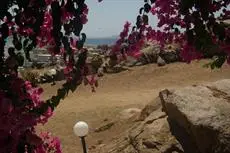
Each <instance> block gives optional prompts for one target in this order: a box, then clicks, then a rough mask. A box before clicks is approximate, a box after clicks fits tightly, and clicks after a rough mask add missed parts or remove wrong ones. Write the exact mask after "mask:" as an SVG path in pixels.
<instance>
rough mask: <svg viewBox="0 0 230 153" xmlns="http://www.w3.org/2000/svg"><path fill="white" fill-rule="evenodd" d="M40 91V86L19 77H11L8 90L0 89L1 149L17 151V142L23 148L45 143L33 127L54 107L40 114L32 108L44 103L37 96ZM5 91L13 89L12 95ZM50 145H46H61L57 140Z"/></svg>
mask: <svg viewBox="0 0 230 153" xmlns="http://www.w3.org/2000/svg"><path fill="white" fill-rule="evenodd" d="M12 91H13V92H12ZM42 92H43V89H42V88H34V87H32V85H31V83H30V82H28V81H24V80H22V79H21V78H18V77H14V78H12V79H11V80H10V82H9V87H8V92H5V91H3V90H0V123H1V127H0V132H1V135H0V152H13V153H16V152H17V147H18V145H21V146H22V147H24V149H25V150H26V147H28V146H33V147H34V148H39V147H40V146H41V145H43V148H44V147H45V145H44V143H42V140H41V138H40V137H39V136H37V134H36V132H35V130H34V127H35V126H36V125H37V124H45V123H46V122H47V121H48V118H49V117H51V116H52V114H53V111H52V110H51V108H48V109H47V111H46V112H45V113H43V114H42V115H37V114H36V113H35V112H32V110H34V109H36V108H39V107H40V106H41V105H42V104H43V103H44V101H42V100H41V99H40V95H41V94H42ZM8 93H13V95H8ZM22 138H23V139H22ZM45 138H46V137H45ZM45 138H44V139H45ZM53 141H54V140H53ZM51 144H52V143H51ZM51 144H50V145H51ZM52 145H53V146H49V147H53V148H55V147H56V148H60V144H59V142H58V140H55V143H53V144H52ZM37 153H42V152H37Z"/></svg>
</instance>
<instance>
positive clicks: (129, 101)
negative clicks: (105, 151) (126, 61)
mask: <svg viewBox="0 0 230 153" xmlns="http://www.w3.org/2000/svg"><path fill="white" fill-rule="evenodd" d="M207 62H208V61H206V60H203V61H199V62H193V63H192V64H185V63H174V64H169V65H166V66H164V67H157V66H156V65H155V64H151V65H145V66H140V67H135V68H131V69H130V70H127V71H124V72H121V73H118V74H109V75H105V76H104V77H102V78H100V80H99V87H98V89H97V90H96V93H92V92H91V89H90V87H89V86H83V85H82V86H80V87H79V88H78V89H77V90H76V91H75V92H74V93H70V94H69V96H68V97H67V98H66V99H65V100H64V101H62V102H61V104H60V105H59V107H58V108H57V109H56V110H55V114H54V115H53V117H52V118H51V119H50V120H49V122H48V123H47V124H46V125H45V126H44V127H39V129H40V130H46V131H49V132H52V133H53V134H54V135H55V136H58V137H59V138H60V139H61V142H62V148H63V152H64V153H81V152H82V150H81V145H80V141H79V139H78V138H77V137H76V136H74V134H73V125H74V124H75V123H76V121H79V120H83V121H86V122H87V123H88V124H89V127H90V132H89V135H88V136H87V138H86V141H87V145H88V147H89V148H93V147H94V146H96V145H99V144H104V145H106V144H107V143H109V142H110V141H111V140H112V139H113V138H115V137H117V136H119V135H120V134H122V132H124V131H125V130H127V129H128V128H129V127H131V126H132V121H131V120H126V121H120V122H116V123H115V125H114V126H113V127H112V128H111V129H109V130H106V131H104V132H100V133H96V132H94V130H95V129H96V128H98V127H100V126H101V125H104V124H106V123H110V122H112V121H115V120H118V118H119V114H120V112H121V111H122V110H124V109H126V108H143V107H144V106H145V105H146V104H147V103H149V102H150V101H152V100H153V99H154V98H155V97H157V96H158V93H159V91H161V90H163V89H165V88H178V87H183V86H188V85H193V84H200V83H205V82H210V81H216V80H220V79H230V66H228V65H224V66H223V67H222V68H221V69H217V70H211V69H208V68H203V67H202V65H204V64H205V63H207ZM60 85H61V82H59V83H57V85H55V86H51V85H49V84H46V85H42V86H43V87H44V88H45V93H44V95H43V98H44V99H46V98H48V97H49V96H51V95H52V94H54V93H55V92H56V89H57V88H58V86H60ZM91 152H93V151H91Z"/></svg>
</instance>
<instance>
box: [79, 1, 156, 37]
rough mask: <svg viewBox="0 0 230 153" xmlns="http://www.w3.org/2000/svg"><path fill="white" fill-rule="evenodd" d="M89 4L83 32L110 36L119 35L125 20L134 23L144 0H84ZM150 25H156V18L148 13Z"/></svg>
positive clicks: (91, 34) (97, 35) (96, 35)
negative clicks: (99, 1) (99, 0)
mask: <svg viewBox="0 0 230 153" xmlns="http://www.w3.org/2000/svg"><path fill="white" fill-rule="evenodd" d="M86 4H87V5H88V6H89V15H88V19H89V21H88V23H87V24H86V25H84V29H83V32H85V33H86V34H87V36H88V38H99V37H110V36H116V35H119V33H120V32H121V30H122V29H123V25H124V23H125V22H126V21H130V22H132V23H135V21H136V16H137V15H138V12H139V8H141V7H142V6H143V4H144V0H103V1H102V2H101V3H98V0H86ZM150 16H151V18H150V23H151V25H156V19H155V18H154V17H153V16H152V15H150Z"/></svg>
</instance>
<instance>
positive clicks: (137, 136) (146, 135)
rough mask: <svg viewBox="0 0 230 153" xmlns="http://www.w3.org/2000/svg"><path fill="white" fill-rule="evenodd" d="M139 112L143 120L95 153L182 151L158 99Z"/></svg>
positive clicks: (174, 152) (176, 152)
mask: <svg viewBox="0 0 230 153" xmlns="http://www.w3.org/2000/svg"><path fill="white" fill-rule="evenodd" d="M155 102H156V103H157V104H156V103H154V102H151V103H150V104H149V105H148V106H146V108H144V109H143V110H142V112H141V116H142V117H140V118H141V119H142V120H144V121H140V122H136V123H135V125H134V126H133V127H132V128H131V129H129V130H128V131H127V132H125V133H123V134H122V135H121V136H119V137H118V138H117V139H115V140H113V141H112V142H111V143H109V144H108V145H105V146H103V148H101V147H100V146H98V147H97V148H96V149H95V150H93V152H95V153H183V149H182V146H181V145H180V143H179V142H178V141H177V139H176V138H175V137H174V136H173V135H172V134H171V131H170V127H169V124H168V121H167V115H166V113H165V112H162V110H161V105H160V103H159V99H156V101H155Z"/></svg>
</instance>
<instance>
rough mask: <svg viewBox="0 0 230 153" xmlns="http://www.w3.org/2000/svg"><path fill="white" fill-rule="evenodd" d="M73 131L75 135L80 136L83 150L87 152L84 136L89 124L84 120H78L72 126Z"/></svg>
mask: <svg viewBox="0 0 230 153" xmlns="http://www.w3.org/2000/svg"><path fill="white" fill-rule="evenodd" d="M73 132H74V134H75V135H76V136H78V137H80V138H81V143H82V148H83V152H84V153H87V149H86V143H85V137H86V135H87V134H88V132H89V126H88V124H87V123H86V122H83V121H79V122H77V123H76V124H75V125H74V127H73Z"/></svg>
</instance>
